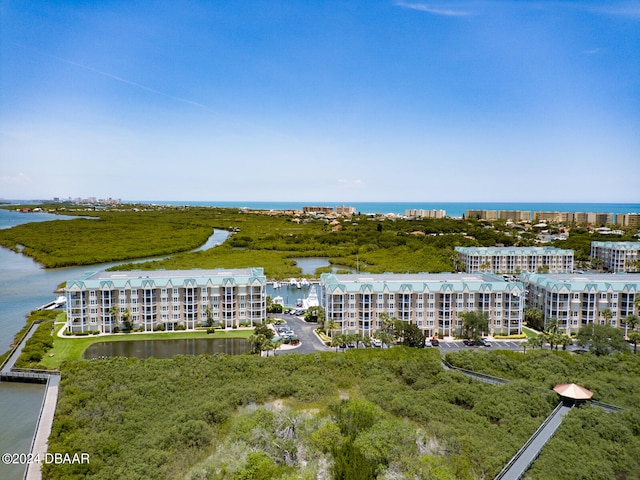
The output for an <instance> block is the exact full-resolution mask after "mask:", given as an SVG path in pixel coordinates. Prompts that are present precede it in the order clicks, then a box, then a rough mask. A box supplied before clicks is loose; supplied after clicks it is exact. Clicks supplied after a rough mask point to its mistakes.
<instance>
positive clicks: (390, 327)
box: [378, 313, 396, 335]
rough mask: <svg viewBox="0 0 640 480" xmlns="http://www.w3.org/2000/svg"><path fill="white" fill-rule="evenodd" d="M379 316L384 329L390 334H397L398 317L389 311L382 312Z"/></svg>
mask: <svg viewBox="0 0 640 480" xmlns="http://www.w3.org/2000/svg"><path fill="white" fill-rule="evenodd" d="M378 318H379V319H380V321H381V322H382V331H383V332H385V333H388V334H390V335H395V328H396V319H395V317H392V316H390V315H389V314H388V313H381V314H380V315H378Z"/></svg>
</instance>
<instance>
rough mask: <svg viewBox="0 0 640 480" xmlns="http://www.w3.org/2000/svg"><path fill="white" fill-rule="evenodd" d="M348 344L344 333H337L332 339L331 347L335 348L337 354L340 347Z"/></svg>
mask: <svg viewBox="0 0 640 480" xmlns="http://www.w3.org/2000/svg"><path fill="white" fill-rule="evenodd" d="M346 343H347V340H346V338H345V335H344V334H342V333H337V334H335V335H334V336H333V337H331V346H332V347H335V349H336V352H337V351H338V348H339V347H341V346H342V345H344V344H346Z"/></svg>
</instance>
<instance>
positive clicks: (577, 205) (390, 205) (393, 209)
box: [2, 199, 640, 218]
mask: <svg viewBox="0 0 640 480" xmlns="http://www.w3.org/2000/svg"><path fill="white" fill-rule="evenodd" d="M2 201H3V202H6V203H8V204H30V203H45V202H49V201H51V200H7V199H3V200H2ZM122 202H123V203H129V204H143V205H144V204H147V205H171V206H191V207H219V208H247V209H250V210H302V207H305V206H320V207H332V208H335V207H339V206H343V205H344V206H345V207H354V208H355V209H356V212H357V213H363V214H372V213H380V214H389V213H393V214H396V215H404V214H405V212H406V211H407V210H413V209H417V210H444V211H445V214H446V216H447V217H453V218H460V217H462V216H463V215H464V214H465V213H466V211H467V210H524V211H530V212H532V213H533V212H598V213H613V214H614V215H617V214H623V213H640V203H599V202H573V203H568V202H330V201H327V202H314V201H309V202H305V201H242V200H233V201H229V200H224V201H223V200H219V201H217V200H212V201H201V200H122Z"/></svg>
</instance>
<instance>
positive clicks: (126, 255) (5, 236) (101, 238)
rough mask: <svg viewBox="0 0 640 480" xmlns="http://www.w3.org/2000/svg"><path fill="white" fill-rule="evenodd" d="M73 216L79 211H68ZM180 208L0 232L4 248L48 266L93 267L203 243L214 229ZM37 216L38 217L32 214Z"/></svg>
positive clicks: (108, 214) (37, 224) (103, 215)
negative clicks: (19, 252) (184, 213)
mask: <svg viewBox="0 0 640 480" xmlns="http://www.w3.org/2000/svg"><path fill="white" fill-rule="evenodd" d="M66 213H67V214H72V213H74V212H66ZM182 213H183V211H182V210H180V209H167V210H163V211H145V212H137V211H134V210H127V211H121V212H107V211H97V212H96V211H81V212H75V214H77V215H82V216H89V217H95V218H94V219H89V218H77V219H74V220H53V221H50V222H35V223H27V224H23V225H18V226H15V227H13V228H9V229H3V230H0V245H2V246H4V247H6V248H10V249H13V250H16V251H18V250H20V248H21V249H22V250H21V251H22V253H23V254H25V255H28V256H30V257H33V258H34V259H35V260H36V261H38V262H40V263H42V264H43V265H44V266H45V267H64V266H70V265H88V264H95V263H106V262H112V261H117V260H127V259H133V258H141V257H152V256H158V255H168V254H171V253H176V252H180V251H185V250H190V249H194V248H196V247H198V246H199V245H202V244H203V243H204V242H205V241H206V240H207V238H208V237H209V235H211V233H212V229H211V227H210V226H209V225H207V224H206V223H203V222H199V221H198V219H197V216H194V215H186V216H185V215H182ZM33 215H37V214H33Z"/></svg>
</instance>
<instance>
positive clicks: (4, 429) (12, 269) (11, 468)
mask: <svg viewBox="0 0 640 480" xmlns="http://www.w3.org/2000/svg"><path fill="white" fill-rule="evenodd" d="M71 218H73V217H69V216H57V215H51V214H47V213H18V212H15V211H8V210H3V209H0V228H9V227H12V226H15V225H20V224H23V223H29V222H37V221H49V220H54V219H65V220H67V219H71ZM228 235H229V234H228V232H226V231H223V230H216V231H214V233H213V235H212V236H211V237H210V238H209V240H208V241H207V243H206V244H205V245H203V246H202V247H200V248H199V250H200V249H205V248H211V247H213V246H215V245H218V244H220V243H222V242H224V241H225V240H226V239H227V237H228ZM118 263H122V262H118ZM115 264H116V263H109V264H100V265H87V266H82V267H70V268H56V269H44V268H41V267H40V265H39V264H37V263H36V262H34V261H33V260H32V259H31V258H28V257H25V256H23V255H21V254H19V253H14V252H12V251H11V250H8V249H6V248H0V351H1V352H5V351H7V350H8V349H9V347H10V345H11V341H12V340H13V337H14V335H15V334H16V333H17V332H18V331H19V330H20V329H21V328H22V327H23V326H24V324H25V321H26V318H25V316H26V315H27V313H29V312H30V311H32V310H34V309H35V308H37V307H39V306H41V305H44V304H46V303H48V302H50V301H51V300H54V299H55V297H56V296H57V295H56V294H55V293H54V290H55V289H56V288H57V286H58V285H59V284H61V283H62V282H65V281H67V280H70V279H73V278H77V277H79V276H82V275H84V274H85V273H87V272H95V271H98V270H104V269H105V268H108V267H110V266H113V265H115ZM43 395H44V386H43V385H26V384H16V383H9V382H0V455H1V454H2V453H5V452H8V453H29V449H30V446H31V440H32V438H33V434H34V429H35V425H36V421H37V418H38V413H39V411H40V406H41V404H42V400H43ZM23 473H24V466H19V465H5V464H3V463H1V462H0V479H2V480H13V479H16V480H20V479H22V476H23Z"/></svg>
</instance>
